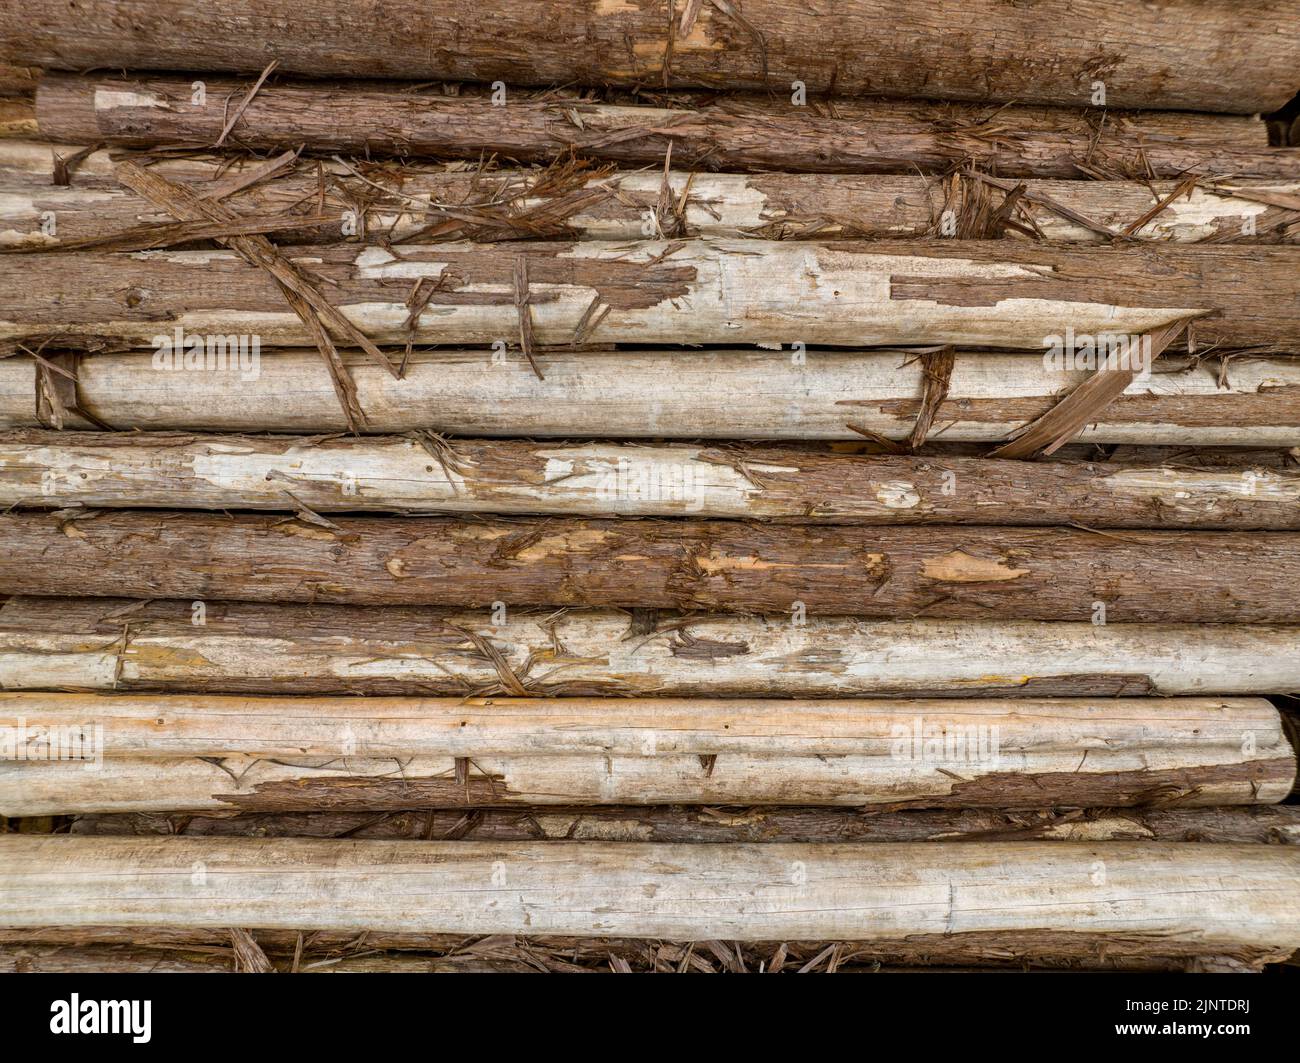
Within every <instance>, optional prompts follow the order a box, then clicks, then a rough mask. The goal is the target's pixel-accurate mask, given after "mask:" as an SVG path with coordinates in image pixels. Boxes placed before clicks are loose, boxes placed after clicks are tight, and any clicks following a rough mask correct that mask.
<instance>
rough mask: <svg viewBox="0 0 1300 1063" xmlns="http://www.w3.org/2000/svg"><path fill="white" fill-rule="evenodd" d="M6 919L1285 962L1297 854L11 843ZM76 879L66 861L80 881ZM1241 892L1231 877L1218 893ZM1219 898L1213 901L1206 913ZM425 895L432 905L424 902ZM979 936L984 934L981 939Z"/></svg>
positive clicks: (1053, 845) (1295, 924)
mask: <svg viewBox="0 0 1300 1063" xmlns="http://www.w3.org/2000/svg"><path fill="white" fill-rule="evenodd" d="M0 854H3V856H4V859H3V860H0V922H3V923H4V924H5V925H7V926H10V927H14V928H25V927H40V926H46V925H50V924H62V925H64V926H92V925H102V924H110V925H113V924H116V925H119V926H132V925H134V926H140V927H168V926H181V927H196V928H202V927H209V928H220V927H231V926H237V927H262V928H266V929H272V930H274V929H280V930H315V929H326V930H344V931H362V930H373V931H376V932H379V933H383V932H385V931H391V932H417V933H460V934H484V933H485V934H512V933H525V932H527V933H531V934H543V935H544V934H564V935H572V936H578V937H600V936H602V935H616V936H627V937H642V938H668V939H679V940H695V941H701V940H711V939H722V940H737V941H755V940H774V939H775V940H781V939H785V938H791V939H796V940H799V939H802V940H808V939H844V940H862V941H877V942H900V941H903V940H905V939H910V941H911V943H912V944H913V945H916V944H919V943H920V942H918V941H917V938H918V937H919V938H920V939H921V941H924V940H925V939H927V938H935V939H938V938H943V939H947V940H948V941H950V942H952V941H954V939H955V940H956V941H958V942H960V941H961V940H962V938H963V937H964V936H965V935H967V934H973V935H978V937H977V938H976V939H975V941H977V942H981V943H984V944H988V943H990V942H991V941H997V940H1002V941H1004V942H1006V943H1008V944H1010V945H1013V946H1014V945H1015V944H1016V943H1019V945H1020V946H1021V948H1024V946H1025V945H1026V939H1025V937H1023V935H1026V934H1028V935H1030V937H1031V938H1032V937H1033V936H1035V935H1037V936H1038V937H1039V938H1040V939H1042V938H1046V939H1047V940H1049V941H1050V940H1051V939H1053V938H1055V939H1056V940H1058V941H1060V940H1061V939H1064V940H1065V941H1067V942H1068V941H1071V940H1072V939H1074V937H1075V936H1076V935H1085V936H1086V938H1087V939H1088V940H1089V941H1091V942H1092V943H1093V944H1094V945H1096V944H1098V943H1099V941H1106V940H1114V941H1115V943H1116V946H1117V948H1118V949H1119V950H1120V951H1133V950H1134V949H1139V948H1142V947H1143V946H1144V945H1147V944H1149V943H1151V942H1153V941H1159V942H1161V943H1162V946H1160V947H1157V948H1156V949H1155V950H1154V951H1156V952H1160V951H1162V950H1165V949H1168V948H1170V947H1171V945H1175V944H1176V945H1177V946H1178V947H1179V948H1185V949H1186V950H1187V952H1188V953H1189V954H1195V955H1202V956H1204V955H1225V954H1226V955H1234V954H1236V955H1249V956H1250V957H1251V958H1252V959H1253V960H1254V961H1255V962H1258V961H1259V960H1261V959H1265V958H1267V959H1271V960H1279V959H1283V958H1285V956H1286V955H1287V954H1289V953H1290V952H1291V951H1292V950H1293V949H1295V948H1296V946H1297V945H1300V916H1297V915H1296V914H1295V913H1296V912H1297V910H1300V907H1298V902H1300V852H1297V850H1295V849H1293V848H1290V847H1282V846H1260V845H1195V844H1181V843H1163V844H1162V843H1154V842H1112V843H1108V844H1106V845H1105V846H1098V845H1091V844H1081V843H1069V842H1050V843H1049V842H1040V843H1034V842H990V843H986V844H983V845H979V846H974V845H964V844H954V845H944V844H937V843H920V844H908V843H897V844H882V845H871V846H866V845H846V844H830V845H821V846H797V845H782V846H772V845H725V846H722V845H680V846H678V845H653V844H652V845H646V844H633V845H629V844H625V843H597V844H592V843H587V842H543V843H533V844H529V843H516V844H497V843H484V842H380V841H368V842H359V841H309V840H303V839H283V838H277V839H265V840H262V839H258V840H254V839H238V840H235V839H230V840H215V839H204V840H198V839H184V838H168V839H154V840H150V839H141V838H62V837H46V838H33V837H23V836H13V835H11V836H5V837H0ZM73 871H75V874H74V873H70V872H73ZM1226 883H1230V884H1231V888H1230V889H1225V884H1226ZM1207 896H1212V897H1214V899H1215V903H1214V904H1212V905H1207V904H1205V897H1207ZM413 898H418V900H414V899H413ZM972 943H973V942H972Z"/></svg>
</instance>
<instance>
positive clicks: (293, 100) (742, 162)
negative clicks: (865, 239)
mask: <svg viewBox="0 0 1300 1063" xmlns="http://www.w3.org/2000/svg"><path fill="white" fill-rule="evenodd" d="M192 84H193V79H192V78H188V77H187V78H165V77H162V78H144V79H139V78H132V79H129V80H122V79H120V78H111V77H110V78H103V77H93V76H92V77H71V76H46V77H45V78H43V79H42V80H41V83H40V86H39V88H38V90H37V96H36V119H37V125H38V127H39V130H40V134H41V136H42V137H45V138H47V139H51V140H59V141H65V142H74V143H87V144H96V143H107V144H111V145H117V146H126V147H150V146H156V145H167V146H175V145H184V146H186V147H191V148H195V149H198V150H200V151H202V150H206V149H209V148H210V147H211V146H212V145H213V143H214V142H215V141H216V140H217V138H218V137H219V136H220V134H221V132H222V130H223V129H224V128H225V126H226V123H227V121H228V119H229V117H230V108H231V107H232V106H234V105H235V104H236V103H237V102H238V101H240V100H242V99H243V98H244V96H246V95H247V91H248V88H249V85H248V84H247V83H245V82H242V81H223V80H220V79H212V80H206V84H207V92H206V96H205V99H204V101H203V102H202V103H200V104H195V103H193V102H192V97H193V92H194V90H193V88H192ZM1289 92H1290V90H1289V89H1288V94H1289ZM676 103H677V106H674V107H645V106H640V105H638V104H636V103H635V102H629V103H593V102H590V101H589V100H584V99H581V98H575V97H572V96H569V97H565V96H563V95H556V94H549V93H548V94H546V95H544V96H542V97H540V98H538V99H531V100H530V99H528V98H526V97H523V98H515V99H512V100H510V101H509V102H508V103H507V104H506V105H505V106H494V105H493V103H492V100H491V98H490V97H489V96H488V95H487V94H464V95H459V96H455V97H448V96H444V95H429V94H423V95H422V94H418V93H412V92H410V91H407V90H406V89H405V88H404V87H402V86H389V87H383V86H368V87H364V88H358V87H353V86H346V87H330V86H328V85H326V86H322V85H321V84H319V83H314V82H307V83H296V84H295V83H288V84H278V85H273V84H266V85H263V86H262V87H261V88H260V89H259V90H258V92H257V94H256V95H255V96H254V97H253V99H252V100H251V102H249V104H248V106H247V107H246V108H245V109H244V111H243V112H242V113H241V114H240V116H239V120H238V121H237V122H236V123H235V126H234V130H233V132H232V134H231V140H232V142H233V143H234V144H237V145H238V146H240V147H244V148H250V149H254V150H259V151H268V150H278V149H282V148H300V147H306V148H307V149H308V150H311V151H317V152H322V153H332V152H344V153H349V154H355V155H359V156H362V157H364V158H370V157H373V156H383V155H395V156H400V157H403V158H406V157H411V156H428V157H433V158H453V159H454V158H479V157H491V156H497V157H499V158H502V159H513V160H520V161H542V162H550V161H551V160H553V159H555V158H558V157H560V156H563V155H565V154H567V153H573V154H575V155H577V156H579V157H582V158H587V159H604V160H608V161H610V162H616V163H623V164H632V165H645V164H657V165H658V166H659V167H661V168H662V166H663V163H664V159H665V154H666V152H667V151H668V147H669V145H670V144H671V145H672V160H673V162H674V163H675V164H676V165H678V166H689V167H690V168H692V169H708V170H760V171H763V170H790V171H803V172H820V173H896V174H911V175H914V174H915V173H916V172H917V171H918V170H920V171H921V172H923V173H946V172H949V171H951V170H958V169H962V168H965V167H967V166H976V167H979V168H981V169H985V170H988V171H989V172H991V173H996V174H1000V175H1001V176H1003V177H1048V178H1052V177H1057V178H1077V177H1085V176H1086V177H1106V178H1111V179H1116V178H1119V179H1127V180H1142V179H1143V178H1144V177H1155V178H1161V179H1166V180H1181V179H1182V178H1183V177H1184V176H1186V175H1187V174H1188V173H1192V174H1199V175H1204V176H1206V177H1213V178H1223V177H1231V178H1236V179H1245V178H1269V179H1281V180H1289V181H1294V180H1296V178H1297V167H1298V166H1300V162H1298V161H1297V159H1298V158H1300V152H1296V151H1292V150H1288V149H1282V150H1278V149H1270V148H1269V146H1268V134H1267V131H1266V129H1265V127H1264V123H1262V122H1260V121H1258V120H1257V119H1253V118H1226V117H1221V116H1212V115H1189V114H1179V113H1174V112H1134V113H1124V112H1119V113H1111V112H1104V113H1103V112H1099V111H1083V110H1058V109H1056V108H1032V107H1030V108H1022V107H1012V108H998V109H990V108H987V107H984V108H980V107H970V106H962V105H960V104H952V103H916V102H900V103H889V102H879V101H876V102H871V103H856V104H855V103H853V102H842V101H836V103H835V104H834V105H833V106H831V107H828V108H826V109H823V110H815V109H813V108H810V107H802V106H793V105H790V104H787V103H784V102H781V101H779V100H778V101H773V100H772V99H770V98H768V97H759V98H746V97H740V98H735V97H724V98H723V99H721V100H720V101H715V102H713V103H712V104H706V105H703V106H695V105H694V104H693V103H692V102H691V101H689V100H679V101H676Z"/></svg>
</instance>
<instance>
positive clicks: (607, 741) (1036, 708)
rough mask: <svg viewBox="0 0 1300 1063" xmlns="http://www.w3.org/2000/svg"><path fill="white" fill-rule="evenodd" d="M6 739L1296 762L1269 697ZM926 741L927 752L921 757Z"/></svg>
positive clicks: (10, 727)
mask: <svg viewBox="0 0 1300 1063" xmlns="http://www.w3.org/2000/svg"><path fill="white" fill-rule="evenodd" d="M0 734H3V735H4V736H5V738H6V740H7V741H6V745H5V747H4V749H3V751H2V752H3V754H4V756H5V758H6V759H9V760H16V761H19V762H22V761H42V760H50V759H60V758H59V756H58V753H59V751H60V750H62V749H64V747H65V746H67V747H68V748H69V749H71V748H72V747H77V748H80V747H81V746H84V747H85V749H86V752H87V753H89V755H90V757H91V759H101V760H102V759H104V758H108V759H109V760H112V759H114V758H118V757H123V758H129V757H143V758H152V757H167V758H183V757H198V758H205V757H225V756H247V757H253V758H260V759H268V760H277V759H281V758H295V757H298V758H301V757H353V756H356V757H361V758H372V759H380V758H384V757H404V756H407V755H409V756H413V757H444V758H452V759H455V758H466V757H468V758H472V759H475V760H477V759H478V758H479V757H480V755H485V754H487V755H494V756H509V757H540V756H564V757H587V756H598V755H601V754H608V755H609V756H611V757H638V756H640V757H649V758H653V757H659V756H664V757H671V756H690V755H698V756H714V755H722V754H728V755H730V754H743V755H752V756H771V757H795V756H799V757H809V756H811V757H820V756H828V757H841V756H842V757H858V758H877V759H878V760H880V761H882V762H887V761H893V762H895V764H896V765H902V766H906V767H908V768H909V769H910V770H916V768H917V767H918V766H922V767H923V766H926V765H928V764H929V763H930V762H931V761H936V762H941V761H943V760H944V759H945V758H948V759H954V760H960V759H966V758H967V754H968V753H969V754H970V756H969V759H970V760H971V761H973V762H975V763H977V764H978V763H982V762H984V763H988V762H993V761H999V762H1002V766H1003V767H1007V766H1009V765H1010V763H1011V760H1012V758H1016V757H1024V758H1026V759H1025V766H1024V767H1022V768H1021V769H1020V770H1022V771H1024V772H1026V773H1029V772H1034V771H1047V770H1052V771H1054V770H1056V769H1058V768H1060V767H1062V766H1064V765H1065V764H1067V763H1068V764H1070V765H1074V764H1075V763H1076V762H1077V760H1078V758H1079V755H1080V751H1081V750H1087V751H1088V756H1087V758H1086V760H1087V763H1086V764H1085V766H1084V767H1083V768H1081V769H1080V771H1081V773H1087V772H1096V771H1098V770H1100V767H1101V765H1100V764H1098V763H1096V762H1097V761H1100V762H1103V763H1104V762H1106V761H1107V760H1108V759H1112V758H1113V759H1114V760H1115V762H1116V763H1118V762H1120V761H1124V762H1135V763H1137V764H1142V763H1149V764H1151V765H1153V766H1154V765H1155V764H1156V763H1157V762H1158V761H1159V760H1160V759H1161V757H1165V756H1175V755H1177V756H1182V757H1184V758H1196V757H1199V756H1204V757H1206V758H1209V760H1211V761H1214V762H1216V763H1217V762H1218V761H1219V760H1221V759H1223V758H1222V757H1221V754H1222V753H1223V752H1224V751H1226V752H1227V753H1229V754H1231V756H1232V757H1235V758H1237V759H1238V760H1241V761H1243V762H1247V761H1253V760H1269V759H1273V758H1278V757H1280V758H1283V759H1287V758H1290V759H1294V755H1293V753H1292V752H1291V749H1290V746H1289V745H1288V744H1287V740H1286V738H1285V736H1284V734H1283V731H1282V721H1281V717H1280V715H1279V712H1278V710H1277V709H1276V708H1274V707H1273V705H1272V704H1271V703H1270V702H1268V701H1266V700H1265V699H1263V698H1235V699H1232V698H1228V699H1225V698H1178V699H1172V700H1171V699H1164V698H1054V699H1041V698H1040V699H1032V700H1016V701H1005V700H988V699H961V700H955V701H954V700H945V699H906V700H898V699H894V700H890V699H880V700H870V701H867V700H861V699H853V700H843V699H837V700H829V701H827V700H821V701H810V700H790V699H780V700H778V699H717V698H699V699H682V698H618V699H610V698H547V699H538V698H497V697H488V698H468V699H467V698H305V697H298V698H294V697H266V698H249V697H222V696H215V695H178V696H170V697H159V696H157V695H150V696H139V695H136V696H131V695H125V694H112V695H105V694H76V693H13V692H9V693H0ZM65 738H67V739H70V740H71V742H70V743H68V742H64V739H65ZM935 739H937V740H938V741H937V744H936V743H935V741H933V740H935ZM967 739H970V741H967ZM926 742H929V743H930V746H926V747H925V748H922V746H923V745H924V744H925V743H926ZM968 746H969V747H970V748H969V749H967V747H968ZM931 747H933V748H931ZM1243 747H1244V748H1243ZM931 754H934V755H933V756H932V755H931ZM1148 754H1150V759H1149V760H1147V759H1146V757H1147V755H1148ZM1184 763H1187V764H1189V765H1195V764H1197V763H1200V761H1198V760H1195V759H1186V760H1185V761H1184ZM900 770H901V769H900ZM1292 774H1294V766H1293V768H1292ZM1261 800H1264V799H1263V798H1261ZM1202 803H1204V802H1202ZM1264 803H1268V802H1267V801H1266V800H1265V801H1264Z"/></svg>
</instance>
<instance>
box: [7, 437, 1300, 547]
mask: <svg viewBox="0 0 1300 1063" xmlns="http://www.w3.org/2000/svg"><path fill="white" fill-rule="evenodd" d="M0 470H3V478H0V509H13V508H15V507H23V506H40V507H52V508H63V507H68V506H92V507H109V508H164V509H166V508H172V509H268V510H280V511H288V512H293V511H295V510H301V509H302V507H303V506H306V507H308V508H309V509H310V510H311V511H313V512H316V513H325V512H335V511H341V512H355V511H359V510H368V511H397V512H401V513H467V514H469V513H480V514H493V513H495V514H504V515H521V516H548V515H552V516H582V517H598V516H606V515H610V514H616V515H619V516H641V517H696V518H736V519H754V520H774V521H781V522H793V523H818V524H841V523H842V524H867V525H887V524H928V523H940V524H986V523H989V522H990V521H994V522H997V523H998V524H1003V525H1052V524H1079V523H1085V522H1086V523H1087V525H1088V526H1089V527H1094V528H1123V527H1132V528H1150V527H1166V528H1221V529H1228V528H1260V529H1273V530H1281V529H1300V471H1297V470H1295V469H1279V470H1270V469H1266V468H1262V467H1250V466H1242V467H1240V468H1232V467H1223V468H1214V469H1203V468H1197V467H1194V466H1191V467H1189V466H1182V465H1179V464H1177V463H1170V464H1165V465H1155V466H1140V465H1139V466H1125V465H1119V466H1115V465H1110V464H1109V463H1083V462H1042V463H1026V462H1019V461H1016V462H1012V461H999V460H997V459H987V458H967V457H924V458H918V457H910V456H902V457H897V456H892V455H870V456H868V455H855V454H829V453H816V452H811V451H808V450H805V449H802V448H797V447H755V446H749V445H733V446H727V447H716V448H703V447H695V446H658V447H640V446H615V445H611V444H581V445H572V444H560V445H546V444H537V443H530V442H520V441H501V442H487V441H482V442H479V441H470V440H460V441H456V442H454V443H436V442H430V441H427V440H420V439H412V438H405V437H391V436H390V437H383V436H375V437H369V438H363V439H356V438H343V439H329V440H320V439H312V438H305V439H304V438H293V437H282V438H280V439H275V438H270V439H267V438H260V437H256V436H174V435H166V434H161V433H160V434H133V433H125V432H123V433H84V432H78V433H66V432H25V433H10V434H8V435H0Z"/></svg>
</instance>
